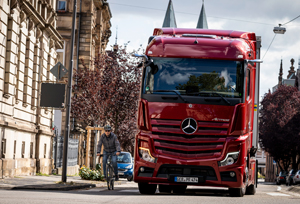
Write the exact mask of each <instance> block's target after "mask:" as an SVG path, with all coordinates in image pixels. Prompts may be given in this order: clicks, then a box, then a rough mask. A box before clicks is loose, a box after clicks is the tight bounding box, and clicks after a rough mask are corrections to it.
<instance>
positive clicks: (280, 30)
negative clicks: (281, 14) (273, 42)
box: [273, 24, 286, 34]
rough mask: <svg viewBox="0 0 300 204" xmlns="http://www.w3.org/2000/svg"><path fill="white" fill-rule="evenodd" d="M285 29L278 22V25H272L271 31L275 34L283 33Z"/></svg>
mask: <svg viewBox="0 0 300 204" xmlns="http://www.w3.org/2000/svg"><path fill="white" fill-rule="evenodd" d="M285 31H286V29H285V28H284V27H281V24H279V27H274V29H273V32H274V33H275V34H284V33H285Z"/></svg>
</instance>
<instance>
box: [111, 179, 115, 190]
mask: <svg viewBox="0 0 300 204" xmlns="http://www.w3.org/2000/svg"><path fill="white" fill-rule="evenodd" d="M114 181H115V180H114V179H111V180H110V188H111V190H114Z"/></svg>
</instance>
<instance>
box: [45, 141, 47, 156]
mask: <svg viewBox="0 0 300 204" xmlns="http://www.w3.org/2000/svg"><path fill="white" fill-rule="evenodd" d="M46 157H47V144H44V158H46Z"/></svg>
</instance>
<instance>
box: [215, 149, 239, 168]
mask: <svg viewBox="0 0 300 204" xmlns="http://www.w3.org/2000/svg"><path fill="white" fill-rule="evenodd" d="M239 154H240V152H229V153H227V155H226V157H225V159H224V160H222V161H219V162H218V164H219V166H227V165H231V164H234V163H235V162H236V161H237V160H238V158H239Z"/></svg>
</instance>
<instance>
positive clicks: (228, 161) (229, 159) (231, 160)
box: [227, 157, 234, 165]
mask: <svg viewBox="0 0 300 204" xmlns="http://www.w3.org/2000/svg"><path fill="white" fill-rule="evenodd" d="M233 163H234V159H233V158H232V157H228V158H227V165H231V164H233Z"/></svg>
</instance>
